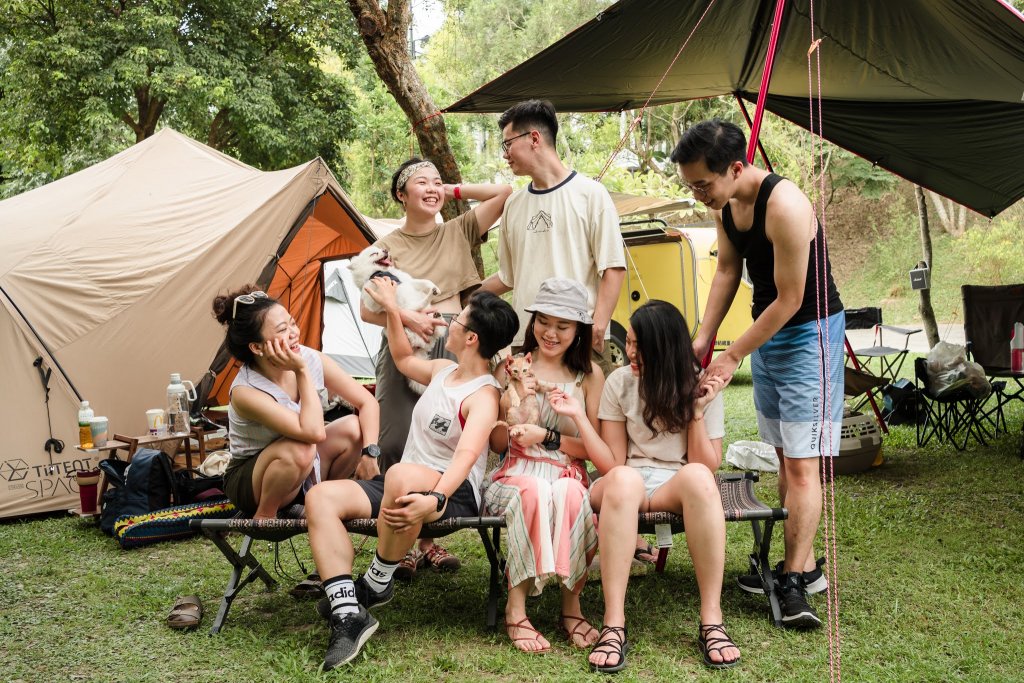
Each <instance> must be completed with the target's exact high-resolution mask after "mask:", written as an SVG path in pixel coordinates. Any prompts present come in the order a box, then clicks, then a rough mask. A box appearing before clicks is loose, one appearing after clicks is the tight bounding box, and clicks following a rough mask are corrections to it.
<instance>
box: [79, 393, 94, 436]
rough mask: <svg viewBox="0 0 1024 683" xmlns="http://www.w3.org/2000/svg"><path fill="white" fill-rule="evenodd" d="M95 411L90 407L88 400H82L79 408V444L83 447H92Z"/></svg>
mask: <svg viewBox="0 0 1024 683" xmlns="http://www.w3.org/2000/svg"><path fill="white" fill-rule="evenodd" d="M93 417H95V413H94V412H93V410H92V408H90V407H89V402H88V401H82V405H81V406H79V408H78V445H79V446H81V447H82V448H92V447H93V443H92V418H93Z"/></svg>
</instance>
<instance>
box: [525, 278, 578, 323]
mask: <svg viewBox="0 0 1024 683" xmlns="http://www.w3.org/2000/svg"><path fill="white" fill-rule="evenodd" d="M588 308H589V305H588V302H587V289H586V287H584V286H583V285H581V284H580V283H579V282H576V281H575V280H570V279H568V278H564V277H549V278H548V279H547V280H544V282H542V283H540V290H539V291H538V292H537V297H536V298H535V299H534V301H533V303H532V304H531V305H529V306H527V307H526V310H527V311H528V312H530V313H543V314H544V315H550V316H554V317H555V318H563V319H564V320H572V321H575V322H578V323H583V324H584V325H593V324H594V319H593V318H592V317H591V316H590V313H589V312H588V310H587V309H588Z"/></svg>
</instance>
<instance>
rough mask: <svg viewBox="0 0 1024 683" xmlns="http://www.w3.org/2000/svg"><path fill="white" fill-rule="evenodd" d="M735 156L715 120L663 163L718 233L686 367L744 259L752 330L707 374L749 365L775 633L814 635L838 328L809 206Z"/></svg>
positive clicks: (746, 584)
mask: <svg viewBox="0 0 1024 683" xmlns="http://www.w3.org/2000/svg"><path fill="white" fill-rule="evenodd" d="M746 146H747V144H746V138H745V136H744V134H743V131H741V130H740V129H739V128H738V127H737V126H735V125H733V124H731V123H728V122H725V121H720V120H718V119H715V120H712V121H704V122H702V123H699V124H697V125H695V126H693V127H691V128H690V129H689V130H687V131H686V132H685V133H684V135H683V137H682V139H681V140H680V142H679V144H678V146H677V147H676V149H675V150H674V151H673V153H672V157H671V158H672V161H673V162H674V163H676V164H678V165H679V171H680V175H681V176H682V177H683V179H684V180H685V183H686V185H687V186H688V187H689V188H690V189H691V190H692V191H693V195H694V198H696V199H698V200H700V201H701V202H703V203H704V205H705V206H706V207H707V208H708V209H709V210H710V212H711V213H712V215H713V216H714V218H715V223H716V226H717V229H718V269H717V272H716V273H715V277H714V279H713V281H712V284H711V291H710V293H709V295H708V300H707V305H706V308H705V312H704V319H703V320H702V321H701V327H700V330H699V332H698V333H697V337H696V339H695V340H694V351H695V352H696V354H697V357H698V358H701V357H703V356H704V355H705V354H706V353H707V352H708V349H709V348H710V346H711V344H712V342H713V340H714V338H715V334H716V332H717V330H718V326H719V325H720V324H721V323H722V320H723V318H724V317H725V314H726V312H727V311H728V310H729V307H730V306H731V305H732V301H733V297H734V296H735V294H736V289H737V287H738V285H739V281H740V276H741V273H742V270H743V261H744V259H745V260H746V264H747V272H748V273H749V275H750V279H751V281H752V282H753V285H754V297H753V298H754V301H753V311H752V313H753V317H754V323H753V324H752V325H751V326H750V328H749V329H748V330H747V331H746V332H745V333H743V334H742V335H741V336H740V337H739V339H737V340H736V341H735V342H734V343H733V344H732V345H731V346H730V347H729V349H727V350H726V351H724V352H722V353H721V354H719V355H718V356H717V357H716V358H715V359H714V360H713V361H712V362H711V364H710V365H709V366H708V368H707V374H708V375H709V376H710V375H718V376H721V377H723V378H725V379H730V378H731V377H732V375H733V372H735V370H736V368H737V366H738V365H739V363H740V361H741V360H743V358H744V357H745V356H747V355H750V356H751V369H752V373H753V376H754V404H755V407H756V408H757V419H758V430H759V432H760V434H761V438H762V440H764V441H765V442H767V443H770V444H772V445H773V446H775V448H776V451H777V452H778V454H779V496H780V499H781V500H782V502H783V504H784V505H786V506H787V507H788V508H789V519H788V521H787V522H786V524H785V542H786V555H785V560H784V561H783V562H782V563H781V564H782V572H781V573H780V574H779V575H778V577H777V578H778V587H779V589H780V590H781V598H782V609H783V624H784V625H786V626H788V627H796V628H814V627H817V626H820V625H821V621H820V620H819V619H818V616H817V614H816V613H815V611H814V608H812V607H811V606H810V604H809V603H808V602H807V598H806V594H807V593H816V592H820V591H822V590H824V589H825V588H826V587H827V582H826V581H825V579H824V577H823V576H822V574H821V570H820V563H816V562H815V560H814V537H815V535H816V533H817V528H818V522H819V519H820V517H821V479H820V475H819V464H820V459H821V456H822V455H824V456H830V455H833V454H835V453H836V452H837V451H838V448H839V432H840V429H841V424H842V405H843V395H842V389H843V380H842V365H843V355H842V349H843V346H842V344H843V341H842V340H843V339H844V338H845V329H844V328H845V318H844V314H843V312H842V310H843V305H842V301H841V300H840V298H839V293H838V291H837V290H836V287H835V283H834V282H833V280H832V275H831V272H830V270H831V269H830V267H829V261H828V253H827V250H826V248H825V244H824V239H823V235H822V231H821V226H820V225H819V224H818V222H817V220H816V219H815V216H814V211H813V208H812V206H811V202H810V201H809V200H808V198H807V196H806V195H805V194H804V193H803V192H802V191H801V190H800V189H799V188H798V187H797V186H796V185H794V184H793V183H791V182H789V181H788V180H786V179H784V178H781V177H779V176H777V175H775V174H772V173H768V172H767V171H764V170H762V169H760V168H757V167H755V166H751V165H748V164H747V163H746ZM822 368H827V371H826V372H822ZM739 582H740V587H741V588H743V589H744V590H747V591H748V592H758V593H763V588H762V587H761V581H760V579H759V578H758V577H756V576H754V577H740V578H739Z"/></svg>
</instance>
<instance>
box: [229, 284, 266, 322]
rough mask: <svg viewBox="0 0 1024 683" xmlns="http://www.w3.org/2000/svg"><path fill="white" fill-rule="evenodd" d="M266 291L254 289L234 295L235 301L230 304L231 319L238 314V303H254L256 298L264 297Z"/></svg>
mask: <svg viewBox="0 0 1024 683" xmlns="http://www.w3.org/2000/svg"><path fill="white" fill-rule="evenodd" d="M266 298H267V293H266V292H261V291H259V290H256V291H255V292H249V293H248V294H239V295H238V296H236V297H235V303H234V304H233V305H232V306H231V319H232V320H234V319H235V317H236V316H237V315H238V304H239V303H243V304H254V303H256V299H266Z"/></svg>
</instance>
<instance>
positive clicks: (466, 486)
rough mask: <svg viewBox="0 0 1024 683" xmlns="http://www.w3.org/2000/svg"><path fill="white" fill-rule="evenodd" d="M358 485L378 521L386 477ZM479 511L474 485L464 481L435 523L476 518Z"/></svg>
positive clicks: (371, 514)
mask: <svg viewBox="0 0 1024 683" xmlns="http://www.w3.org/2000/svg"><path fill="white" fill-rule="evenodd" d="M356 483H357V484H359V488H361V489H362V490H363V493H365V494H366V497H367V498H369V499H370V508H371V510H372V512H371V513H370V517H372V518H373V519H377V517H379V516H380V504H381V501H383V500H384V476H383V475H379V474H378V475H377V476H376V477H374V478H373V479H364V480H361V481H357V482H356ZM479 509H480V508H478V507H477V505H476V496H475V495H473V485H472V484H470V483H469V481H464V482H462V483H461V484H459V488H457V489H455V493H453V494H452V495H451V496H450V497H449V498H448V507H446V508H445V510H444V514H443V515H441V516H440V517H438V518H437V519H435V520H434V521H435V522H440V521H441V520H443V519H451V518H453V517H476V516H477V515H479V514H480V513H479Z"/></svg>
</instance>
